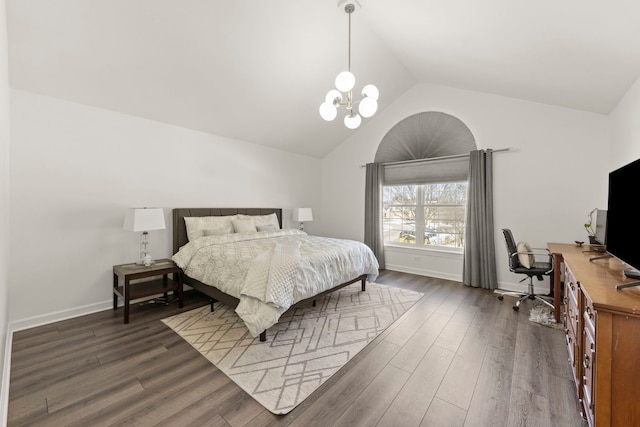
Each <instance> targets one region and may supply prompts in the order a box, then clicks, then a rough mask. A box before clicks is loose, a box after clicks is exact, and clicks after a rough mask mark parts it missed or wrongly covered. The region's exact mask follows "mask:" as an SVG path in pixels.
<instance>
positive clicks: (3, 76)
mask: <svg viewBox="0 0 640 427" xmlns="http://www.w3.org/2000/svg"><path fill="white" fill-rule="evenodd" d="M7 55H8V53H7V19H6V2H5V0H0V425H4V422H5V416H6V415H5V414H6V411H5V410H4V405H5V404H6V402H7V399H6V397H7V396H6V393H8V391H9V388H8V384H9V380H8V378H7V375H8V374H7V373H6V372H5V369H4V367H5V363H4V362H5V348H7V349H8V346H6V345H5V343H6V341H7V320H8V317H7V316H8V313H7V311H8V307H9V298H8V293H9V282H8V280H9V273H8V270H9V251H8V249H7V248H8V245H9V241H8V238H7V233H8V232H9V65H8V63H7ZM7 365H8V364H7ZM7 372H8V371H7Z"/></svg>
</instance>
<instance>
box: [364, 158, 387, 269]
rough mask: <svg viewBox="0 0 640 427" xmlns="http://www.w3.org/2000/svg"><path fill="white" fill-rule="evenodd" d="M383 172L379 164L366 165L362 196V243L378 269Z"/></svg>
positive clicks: (381, 249)
mask: <svg viewBox="0 0 640 427" xmlns="http://www.w3.org/2000/svg"><path fill="white" fill-rule="evenodd" d="M383 182H384V170H383V168H382V165H381V164H380V163H367V174H366V183H365V194H364V243H365V244H366V245H367V246H369V247H370V248H371V250H372V251H373V254H374V255H375V256H376V258H378V264H379V265H380V268H385V264H384V238H383V235H382V184H383Z"/></svg>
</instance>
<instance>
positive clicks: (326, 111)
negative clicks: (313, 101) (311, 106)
mask: <svg viewBox="0 0 640 427" xmlns="http://www.w3.org/2000/svg"><path fill="white" fill-rule="evenodd" d="M337 115H338V109H337V108H336V107H334V106H333V104H329V103H328V102H323V103H322V104H320V117H322V118H323V119H324V120H326V121H328V122H330V121H331V120H333V119H335V118H336V116H337Z"/></svg>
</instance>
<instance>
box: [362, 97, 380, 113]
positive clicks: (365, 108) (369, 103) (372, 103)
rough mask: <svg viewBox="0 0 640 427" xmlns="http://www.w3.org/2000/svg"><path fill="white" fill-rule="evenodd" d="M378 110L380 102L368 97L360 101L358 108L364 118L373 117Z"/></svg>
mask: <svg viewBox="0 0 640 427" xmlns="http://www.w3.org/2000/svg"><path fill="white" fill-rule="evenodd" d="M377 110H378V102H376V100H375V99H373V98H369V97H366V98H364V99H363V100H362V101H360V105H359V106H358V112H359V113H360V115H362V117H371V116H373V115H374V114H375V113H376V111H377Z"/></svg>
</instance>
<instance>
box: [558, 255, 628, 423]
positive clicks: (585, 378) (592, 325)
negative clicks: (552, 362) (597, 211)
mask: <svg viewBox="0 0 640 427" xmlns="http://www.w3.org/2000/svg"><path fill="white" fill-rule="evenodd" d="M547 247H548V248H549V251H550V252H551V253H552V254H553V255H554V268H555V271H554V279H556V280H555V283H554V285H555V286H554V291H555V293H556V294H555V298H554V303H555V304H554V308H555V309H556V310H557V311H556V313H558V312H559V310H560V298H558V296H559V295H560V289H563V291H564V292H563V295H564V301H565V305H564V310H563V313H560V317H561V320H562V324H563V325H564V326H565V333H566V341H567V350H568V354H569V359H568V360H569V364H570V366H571V369H572V373H573V379H574V381H575V383H576V391H577V393H578V398H579V399H580V402H581V406H582V412H583V414H584V415H585V417H586V419H587V422H588V424H589V426H590V427H595V426H596V425H597V427H616V426H640V405H638V396H640V364H639V363H638V355H640V339H638V337H640V288H638V287H633V288H624V289H617V288H616V287H617V285H620V284H627V283H631V282H634V281H635V279H630V278H627V277H625V276H624V274H623V270H624V264H623V263H622V262H620V261H619V260H618V259H617V258H615V257H609V258H603V259H598V260H593V258H598V257H599V256H600V254H597V253H590V252H591V251H590V249H591V248H590V247H589V246H577V245H575V244H561V243H547ZM561 264H563V265H561ZM561 274H563V275H564V276H563V280H564V286H563V287H562V288H561V286H560V275H561Z"/></svg>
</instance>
